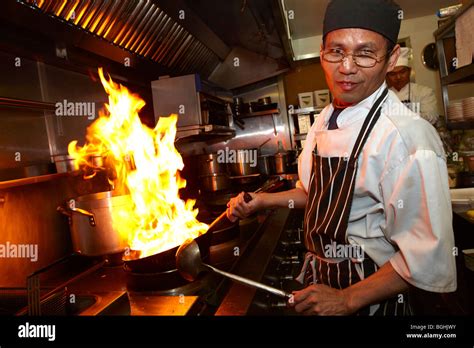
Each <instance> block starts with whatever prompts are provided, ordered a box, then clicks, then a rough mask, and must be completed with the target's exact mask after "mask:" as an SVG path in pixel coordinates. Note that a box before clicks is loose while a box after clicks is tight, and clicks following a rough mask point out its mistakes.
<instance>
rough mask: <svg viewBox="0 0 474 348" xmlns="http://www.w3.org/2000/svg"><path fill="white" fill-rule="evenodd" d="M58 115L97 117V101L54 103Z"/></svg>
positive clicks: (91, 118)
mask: <svg viewBox="0 0 474 348" xmlns="http://www.w3.org/2000/svg"><path fill="white" fill-rule="evenodd" d="M54 106H55V107H56V111H55V114H56V116H87V119H89V120H93V119H94V118H95V103H93V102H68V101H67V100H66V99H64V100H63V101H62V102H57V103H56V104H54Z"/></svg>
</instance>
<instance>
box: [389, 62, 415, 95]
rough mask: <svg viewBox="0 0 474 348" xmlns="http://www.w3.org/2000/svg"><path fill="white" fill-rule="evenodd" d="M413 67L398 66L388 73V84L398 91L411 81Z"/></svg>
mask: <svg viewBox="0 0 474 348" xmlns="http://www.w3.org/2000/svg"><path fill="white" fill-rule="evenodd" d="M410 73H411V69H410V68H409V67H407V66H397V67H395V68H394V69H393V70H392V71H391V72H389V73H388V74H387V84H388V85H389V86H390V87H394V88H395V89H396V90H397V91H399V90H401V89H402V88H403V87H405V85H406V84H407V83H408V82H410Z"/></svg>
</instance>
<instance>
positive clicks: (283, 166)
mask: <svg viewBox="0 0 474 348" xmlns="http://www.w3.org/2000/svg"><path fill="white" fill-rule="evenodd" d="M287 172H288V154H287V153H286V152H278V153H276V154H275V173H276V174H285V173H287Z"/></svg>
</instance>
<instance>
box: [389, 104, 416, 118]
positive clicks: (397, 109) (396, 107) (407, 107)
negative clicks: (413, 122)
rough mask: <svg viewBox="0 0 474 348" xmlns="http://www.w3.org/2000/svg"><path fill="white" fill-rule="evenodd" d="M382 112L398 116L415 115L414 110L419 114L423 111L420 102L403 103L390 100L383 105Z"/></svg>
mask: <svg viewBox="0 0 474 348" xmlns="http://www.w3.org/2000/svg"><path fill="white" fill-rule="evenodd" d="M382 112H384V113H388V114H390V115H397V116H411V115H413V114H412V112H414V113H415V114H418V115H419V114H420V112H421V106H420V103H418V102H410V103H406V104H403V103H392V102H391V101H388V102H386V103H384V104H383V105H382Z"/></svg>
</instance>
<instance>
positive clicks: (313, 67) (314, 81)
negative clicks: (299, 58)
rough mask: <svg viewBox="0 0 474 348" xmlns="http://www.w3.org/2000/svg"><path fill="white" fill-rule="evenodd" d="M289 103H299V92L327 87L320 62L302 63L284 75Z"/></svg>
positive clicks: (287, 101) (287, 102) (295, 104)
mask: <svg viewBox="0 0 474 348" xmlns="http://www.w3.org/2000/svg"><path fill="white" fill-rule="evenodd" d="M283 81H284V84H285V95H286V104H287V105H294V106H297V105H298V93H304V92H314V91H315V90H318V89H327V88H328V87H327V84H326V80H325V78H324V72H323V68H322V67H321V64H320V63H318V62H314V61H313V62H312V63H309V64H301V65H300V66H298V67H297V68H295V69H292V70H291V71H289V72H288V73H286V74H285V75H284V76H283Z"/></svg>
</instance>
